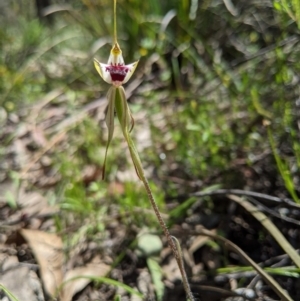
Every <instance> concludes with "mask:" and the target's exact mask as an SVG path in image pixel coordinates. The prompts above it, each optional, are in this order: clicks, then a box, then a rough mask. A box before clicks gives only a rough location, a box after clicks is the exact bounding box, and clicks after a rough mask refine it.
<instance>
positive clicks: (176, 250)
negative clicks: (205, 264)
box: [141, 174, 195, 301]
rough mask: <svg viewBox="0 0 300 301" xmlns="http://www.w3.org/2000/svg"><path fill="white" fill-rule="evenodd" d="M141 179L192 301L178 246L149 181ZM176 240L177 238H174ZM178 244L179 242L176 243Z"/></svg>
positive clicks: (142, 177) (143, 177)
mask: <svg viewBox="0 0 300 301" xmlns="http://www.w3.org/2000/svg"><path fill="white" fill-rule="evenodd" d="M141 180H142V182H143V184H144V186H145V189H146V191H147V195H148V198H149V200H150V203H151V205H152V208H153V210H154V212H155V214H156V217H157V219H158V221H159V224H160V226H161V228H162V229H163V231H164V234H165V236H166V238H167V240H168V244H169V247H170V248H171V250H172V252H173V255H174V257H175V259H176V261H177V264H178V267H179V269H180V273H181V276H182V282H183V286H184V290H185V292H186V294H187V296H188V298H189V300H190V301H193V300H195V299H194V297H193V294H192V291H191V288H190V285H189V282H188V278H187V275H186V272H185V269H184V265H183V259H182V254H181V251H180V249H179V248H180V246H179V248H178V247H176V245H175V243H174V240H173V238H172V236H171V234H170V232H169V230H168V228H167V226H166V224H165V222H164V220H163V218H162V216H161V214H160V212H159V209H158V206H157V204H156V201H155V199H154V197H153V194H152V191H151V188H150V186H149V183H148V181H147V179H146V177H145V176H144V174H143V175H141ZM176 241H177V240H176ZM177 243H178V241H177ZM178 244H179V243H178Z"/></svg>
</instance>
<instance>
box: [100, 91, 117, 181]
mask: <svg viewBox="0 0 300 301" xmlns="http://www.w3.org/2000/svg"><path fill="white" fill-rule="evenodd" d="M115 97H116V88H115V87H111V88H110V89H109V90H108V92H107V99H108V107H107V113H106V116H105V122H106V125H107V128H108V139H107V144H106V150H105V157H104V163H103V170H102V180H103V179H104V176H105V168H106V158H107V151H108V147H109V145H110V142H111V140H112V138H113V135H114V117H115Z"/></svg>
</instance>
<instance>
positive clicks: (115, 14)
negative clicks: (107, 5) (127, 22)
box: [114, 0, 117, 44]
mask: <svg viewBox="0 0 300 301" xmlns="http://www.w3.org/2000/svg"><path fill="white" fill-rule="evenodd" d="M114 44H117V0H114Z"/></svg>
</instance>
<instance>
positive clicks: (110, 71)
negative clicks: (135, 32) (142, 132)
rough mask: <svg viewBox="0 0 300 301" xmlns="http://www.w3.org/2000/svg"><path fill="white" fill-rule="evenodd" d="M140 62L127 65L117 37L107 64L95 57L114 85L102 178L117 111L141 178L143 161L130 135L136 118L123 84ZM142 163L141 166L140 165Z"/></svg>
mask: <svg viewBox="0 0 300 301" xmlns="http://www.w3.org/2000/svg"><path fill="white" fill-rule="evenodd" d="M137 64H138V62H135V63H132V64H129V65H125V63H124V59H123V56H122V50H121V48H120V46H119V44H118V42H117V41H116V39H115V43H114V45H113V47H112V49H111V51H110V56H109V59H108V62H107V64H103V63H100V62H99V61H98V60H96V59H94V65H95V68H96V70H97V71H98V73H99V74H100V76H101V77H102V79H103V80H104V81H106V82H107V83H109V84H111V85H112V86H111V87H110V89H109V90H108V93H107V99H108V107H107V113H106V117H105V122H106V125H107V127H108V141H107V145H106V150H105V157H104V164H103V173H102V179H103V178H104V176H105V167H106V158H107V152H108V148H109V145H110V142H111V140H112V138H113V134H114V117H115V111H116V113H117V117H118V119H119V121H120V124H121V128H122V132H123V135H124V137H125V139H126V141H127V143H128V146H129V150H130V154H131V157H132V160H133V163H134V166H135V169H136V172H137V175H138V176H139V178H141V172H142V168H141V163H140V160H139V157H138V154H137V152H136V149H135V146H134V145H133V142H132V140H131V137H130V136H129V133H130V132H131V131H132V129H133V126H134V119H133V117H132V115H131V112H130V109H129V106H128V103H127V99H126V95H125V90H124V88H123V86H122V85H123V84H124V83H126V82H127V81H128V80H129V79H130V77H131V76H132V74H133V72H134V70H135V68H136V66H137ZM139 165H140V166H139Z"/></svg>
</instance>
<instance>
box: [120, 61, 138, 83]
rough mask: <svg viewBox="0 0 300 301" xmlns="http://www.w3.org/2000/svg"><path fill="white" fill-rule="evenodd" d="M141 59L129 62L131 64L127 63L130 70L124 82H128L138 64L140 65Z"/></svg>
mask: <svg viewBox="0 0 300 301" xmlns="http://www.w3.org/2000/svg"><path fill="white" fill-rule="evenodd" d="M138 63H139V61H137V62H135V63H132V64H129V65H125V67H127V68H128V69H129V71H128V72H127V74H126V76H125V78H124V80H123V84H125V83H127V82H128V81H129V79H130V77H131V76H132V74H133V73H134V70H135V68H136V66H137V65H138Z"/></svg>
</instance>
